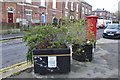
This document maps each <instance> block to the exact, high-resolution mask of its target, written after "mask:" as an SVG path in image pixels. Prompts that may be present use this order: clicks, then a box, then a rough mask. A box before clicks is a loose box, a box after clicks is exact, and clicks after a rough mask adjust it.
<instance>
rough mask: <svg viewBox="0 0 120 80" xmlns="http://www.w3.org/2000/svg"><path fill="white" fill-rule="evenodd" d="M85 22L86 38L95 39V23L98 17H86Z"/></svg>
mask: <svg viewBox="0 0 120 80" xmlns="http://www.w3.org/2000/svg"><path fill="white" fill-rule="evenodd" d="M86 18H87V22H86V25H87V26H86V29H87V35H88V38H89V39H91V38H95V39H96V23H97V18H98V16H94V15H91V16H86Z"/></svg>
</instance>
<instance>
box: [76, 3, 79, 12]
mask: <svg viewBox="0 0 120 80" xmlns="http://www.w3.org/2000/svg"><path fill="white" fill-rule="evenodd" d="M78 7H79V4H77V5H76V12H78Z"/></svg>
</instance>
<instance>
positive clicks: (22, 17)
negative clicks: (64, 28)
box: [1, 0, 80, 25]
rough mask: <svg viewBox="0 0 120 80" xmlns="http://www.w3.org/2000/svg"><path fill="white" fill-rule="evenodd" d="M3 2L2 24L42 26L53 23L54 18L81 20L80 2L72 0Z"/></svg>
mask: <svg viewBox="0 0 120 80" xmlns="http://www.w3.org/2000/svg"><path fill="white" fill-rule="evenodd" d="M7 1H8V0H6V1H5V2H2V14H1V15H2V22H5V23H22V24H23V25H26V24H28V23H29V22H31V23H38V24H40V23H41V22H42V21H45V23H52V18H53V16H56V17H57V18H58V19H60V18H61V17H64V16H66V17H68V18H69V19H80V1H79V0H76V1H74V2H73V1H72V0H64V1H62V2H61V1H60V0H59V1H57V0H40V1H39V0H37V1H36V0H24V2H22V1H23V0H19V2H17V1H16V2H7Z"/></svg>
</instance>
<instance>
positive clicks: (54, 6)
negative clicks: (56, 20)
mask: <svg viewBox="0 0 120 80" xmlns="http://www.w3.org/2000/svg"><path fill="white" fill-rule="evenodd" d="M56 2H57V1H56V0H53V3H52V7H53V9H56Z"/></svg>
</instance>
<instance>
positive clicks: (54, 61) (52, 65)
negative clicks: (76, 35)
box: [48, 56, 57, 68]
mask: <svg viewBox="0 0 120 80" xmlns="http://www.w3.org/2000/svg"><path fill="white" fill-rule="evenodd" d="M56 66H57V58H56V56H50V57H48V67H49V68H55V67H56Z"/></svg>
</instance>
